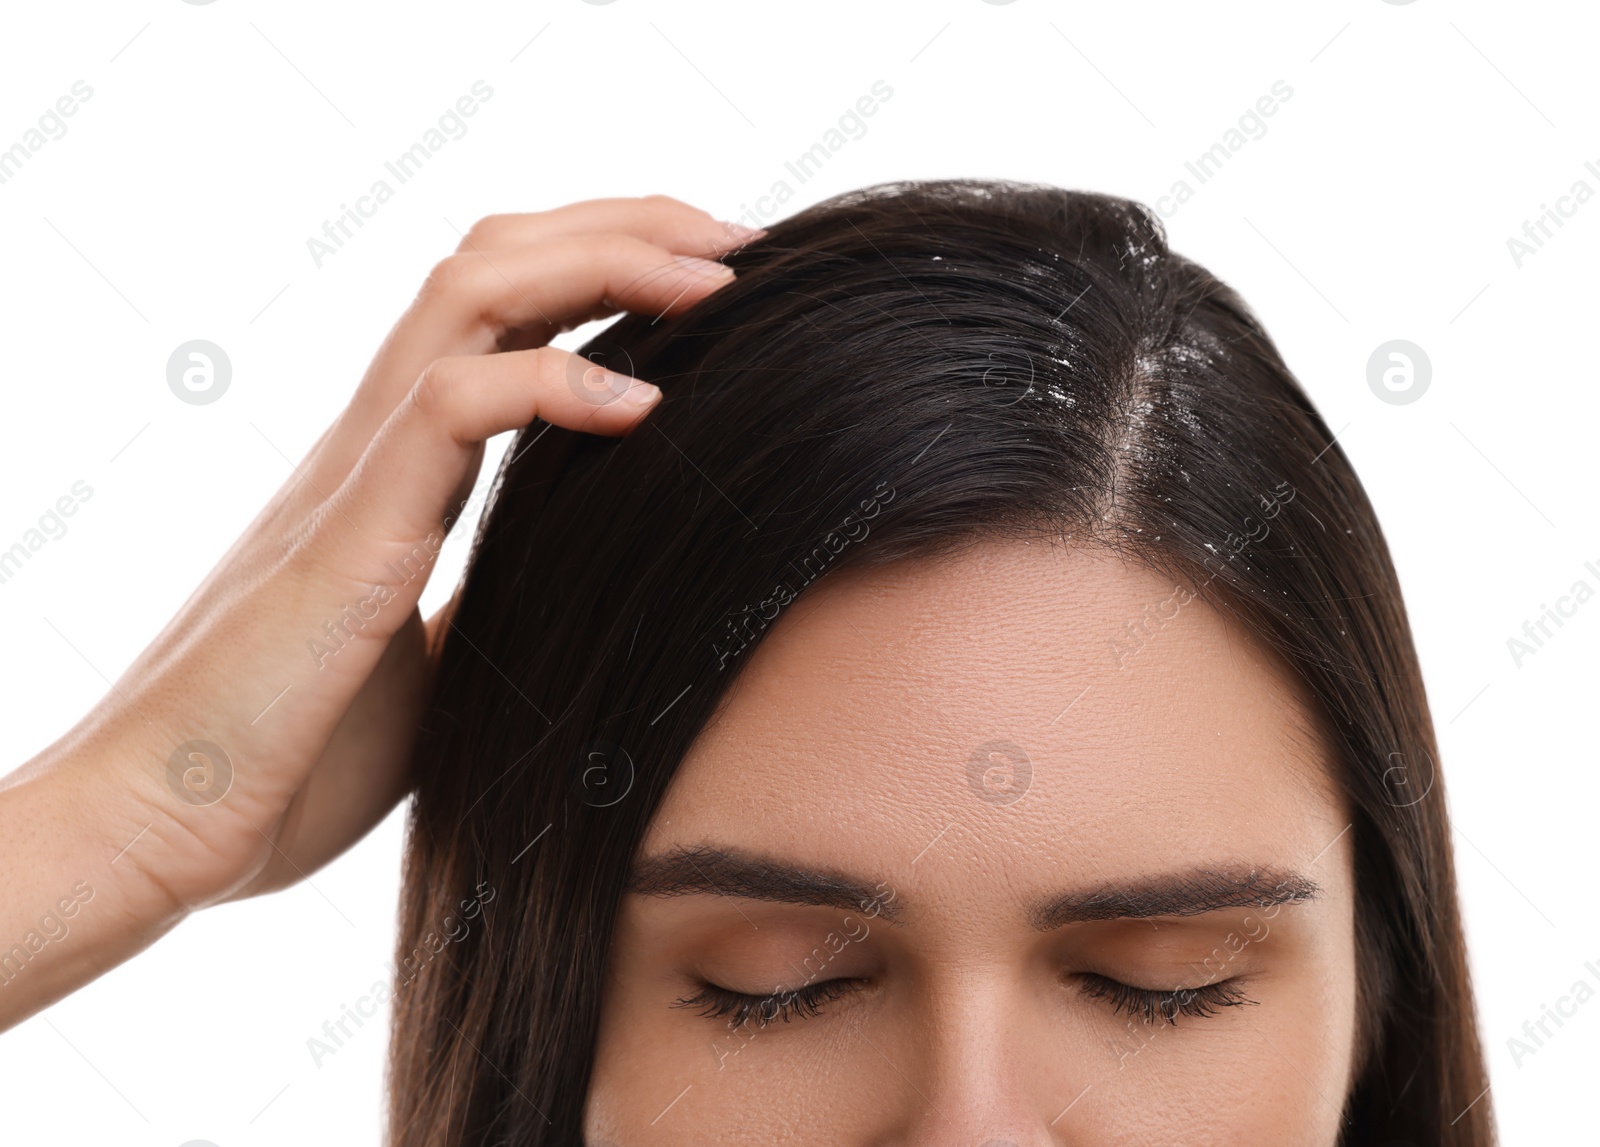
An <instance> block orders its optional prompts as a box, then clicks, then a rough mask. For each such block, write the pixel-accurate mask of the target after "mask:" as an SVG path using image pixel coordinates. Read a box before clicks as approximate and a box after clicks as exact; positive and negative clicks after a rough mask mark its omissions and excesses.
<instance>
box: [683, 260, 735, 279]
mask: <svg viewBox="0 0 1600 1147" xmlns="http://www.w3.org/2000/svg"><path fill="white" fill-rule="evenodd" d="M675 258H676V259H677V261H678V264H679V266H681V267H683V269H684V270H686V271H688V272H690V273H691V274H694V275H697V276H699V277H700V278H702V279H731V278H733V268H732V267H730V266H728V265H727V264H726V263H718V262H717V261H716V260H715V259H701V258H698V257H697V256H694V255H677V256H675Z"/></svg>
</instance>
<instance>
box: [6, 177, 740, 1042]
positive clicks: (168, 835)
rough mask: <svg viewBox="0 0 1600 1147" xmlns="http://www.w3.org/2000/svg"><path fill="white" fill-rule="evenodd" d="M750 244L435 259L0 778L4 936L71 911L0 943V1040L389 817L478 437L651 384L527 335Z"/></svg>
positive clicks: (594, 235) (621, 418) (612, 233)
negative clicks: (203, 554)
mask: <svg viewBox="0 0 1600 1147" xmlns="http://www.w3.org/2000/svg"><path fill="white" fill-rule="evenodd" d="M751 235H752V233H751V232H748V231H746V230H745V229H743V228H736V227H732V226H730V225H727V224H723V223H719V222H717V221H716V220H714V219H712V218H711V216H709V215H707V214H706V213H704V212H702V211H699V210H696V209H695V208H692V207H689V206H686V205H685V204H682V203H679V202H677V201H676V200H673V199H669V198H666V197H661V196H652V197H649V198H645V199H605V200H593V201H589V202H585V203H578V204H574V205H571V206H568V207H563V208H560V209H558V210H554V211H546V212H541V213H538V214H532V215H501V216H491V217H490V218H487V219H484V220H482V221H481V222H479V223H478V224H477V225H476V226H474V227H473V228H472V230H471V232H470V233H469V234H468V235H467V236H466V238H465V239H464V240H463V241H462V243H461V246H460V247H459V248H458V249H457V251H456V252H455V254H453V255H451V256H449V257H448V258H446V259H444V260H443V261H442V262H440V263H439V264H438V265H437V266H436V267H435V268H434V269H433V271H432V273H431V274H429V276H428V278H427V280H426V282H424V283H423V285H422V288H421V290H420V291H419V292H418V294H417V297H416V300H415V301H414V302H413V303H412V305H411V307H410V308H409V309H408V310H407V311H406V313H405V314H404V315H403V316H401V318H400V320H399V322H398V323H396V325H395V327H394V329H393V330H392V331H391V332H390V333H389V335H388V337H387V338H386V339H385V340H384V342H383V345H382V346H381V347H380V348H379V350H378V353H377V355H376V357H375V358H374V359H373V361H372V365H371V366H370V367H369V368H368V370H367V373H366V376H365V377H364V378H363V379H362V380H361V384H360V387H359V388H358V389H357V391H356V393H355V396H354V398H353V399H352V400H351V402H350V405H349V406H348V407H347V408H346V409H345V410H344V411H343V412H342V413H341V414H340V416H339V418H338V419H337V420H336V421H335V422H334V423H333V425H332V426H330V427H329V428H328V429H327V430H326V431H325V432H324V433H323V435H322V437H321V438H320V439H319V440H318V442H317V444H316V445H315V446H314V447H313V448H312V450H311V452H310V454H309V455H308V456H307V457H306V458H305V459H304V460H303V461H302V462H301V463H300V465H299V466H298V467H296V470H295V474H294V475H293V476H292V477H291V478H290V479H289V481H288V482H287V483H285V485H284V486H283V488H282V489H281V490H279V491H278V493H277V495H276V496H275V497H274V498H273V499H272V501H271V502H270V503H269V504H268V505H267V506H266V508H265V509H263V510H262V512H261V513H260V514H259V515H258V516H257V517H256V519H255V521H254V522H253V523H252V524H251V526H250V527H249V529H247V530H246V531H245V533H244V535H243V536H242V537H240V538H239V540H238V541H237V542H236V543H235V544H234V546H233V547H232V549H230V550H229V551H228V553H227V554H226V555H225V556H224V557H223V559H222V561H221V562H220V563H219V564H218V565H217V567H216V568H215V569H214V570H212V572H211V573H210V575H209V576H208V577H207V578H206V580H205V582H204V583H203V584H202V585H201V586H200V587H199V589H197V590H196V591H195V592H194V594H193V595H191V596H190V598H189V600H188V601H187V602H186V603H185V604H184V606H183V607H182V609H180V610H179V612H178V614H177V616H176V617H174V618H173V619H172V620H171V621H170V622H169V623H168V624H167V626H166V627H165V628H164V629H163V630H162V631H161V633H160V634H159V635H158V636H157V637H156V639H155V640H154V641H153V642H152V643H151V645H150V646H149V648H147V649H146V650H145V651H144V652H143V653H142V654H141V655H140V657H139V658H138V659H137V660H136V661H135V662H134V663H133V664H132V665H131V666H130V667H129V668H128V670H127V671H126V672H125V673H124V674H123V675H122V677H121V679H119V680H118V681H117V682H116V684H115V685H114V686H113V687H112V690H111V692H110V693H109V694H107V696H106V697H105V698H104V699H102V700H101V702H100V703H99V704H98V705H97V706H96V707H95V708H94V709H93V710H92V711H91V712H90V713H89V714H88V715H87V716H86V717H85V718H84V719H83V720H82V721H80V722H79V723H78V725H77V726H76V727H75V728H73V729H72V730H71V731H70V732H69V733H68V734H67V735H66V736H64V737H63V738H62V739H61V740H60V741H58V742H56V743H55V744H54V745H52V746H50V747H49V748H48V749H46V750H45V751H44V752H43V753H41V754H39V755H38V756H37V757H35V758H34V759H33V760H32V761H30V762H28V763H27V764H26V765H24V766H23V767H22V768H21V769H19V770H17V771H16V772H15V773H13V774H12V775H10V776H9V777H6V778H5V779H4V780H3V781H0V873H3V874H4V882H3V887H4V892H3V893H0V896H3V903H0V944H3V945H10V944H12V942H13V941H14V940H17V939H20V938H22V937H24V936H25V935H26V934H28V933H29V932H30V930H37V928H38V926H39V922H40V920H41V918H42V917H43V916H44V915H45V914H49V913H52V912H55V911H56V910H57V908H58V903H60V911H62V912H66V911H67V909H66V907H65V904H64V901H65V900H67V899H71V898H73V897H75V896H76V897H77V899H78V900H79V901H82V902H81V903H75V904H74V907H73V909H72V913H71V914H72V915H74V917H75V918H74V920H73V926H72V928H71V930H70V933H69V934H68V935H66V936H65V937H64V938H63V939H62V940H61V941H60V942H59V943H56V944H50V943H44V944H42V945H41V946H39V948H38V950H37V951H36V952H26V953H25V955H24V956H23V957H22V958H21V959H20V960H19V959H18V958H17V953H15V952H10V953H8V952H7V951H5V950H0V1028H4V1027H6V1026H9V1025H11V1024H14V1023H16V1022H18V1021H20V1020H21V1019H23V1018H26V1017H27V1016H28V1015H31V1014H32V1013H33V1012H36V1011H38V1010H39V1009H40V1008H43V1007H44V1006H46V1005H47V1004H49V1003H51V1002H53V1001H54V1000H55V999H58V998H59V997H60V996H62V995H65V994H66V993H67V992H70V991H71V990H73V989H74V988H76V987H78V986H79V985H81V984H83V983H85V982H87V981H88V980H90V979H93V978H94V977H95V976H97V975H99V974H100V973H101V972H104V971H105V970H107V969H108V968H110V967H112V966H114V965H115V964H116V963H118V962H120V961H122V960H124V959H126V958H127V957H128V956H130V955H132V954H133V953H135V952H137V951H139V950H140V949H142V948H143V947H145V946H147V945H148V944H149V943H151V942H152V941H153V940H155V939H156V938H157V937H158V936H159V935H161V934H162V933H163V932H165V931H166V930H167V929H168V928H170V927H172V926H173V925H174V924H175V923H177V922H178V920H180V919H182V917H183V916H184V915H185V914H187V913H189V912H191V911H193V910H194V909H196V908H200V907H203V906H205V905H208V904H214V903H217V902H219V901H223V900H230V899H238V898H241V897H244V896H250V895H255V894H257V893H261V892H266V891H271V890H275V889H279V888H283V887H285V886H287V885H289V884H292V883H294V882H295V881H297V880H300V879H302V878H304V877H305V876H306V875H307V874H308V873H311V872H313V871H315V870H316V869H317V868H319V867H320V866H322V865H323V864H325V863H327V862H328V861H329V860H330V859H332V858H333V857H335V856H337V855H339V854H340V853H341V852H343V851H344V850H345V849H346V848H348V847H349V846H350V845H351V844H353V843H354V842H355V841H357V840H358V839H360V838H361V837H362V836H363V835H364V834H365V833H366V832H367V831H368V830H369V829H371V828H372V827H373V825H375V824H376V823H377V822H378V821H379V820H381V819H382V818H383V817H384V816H385V815H386V814H387V813H388V812H389V810H390V809H392V808H393V807H394V805H395V804H396V802H397V801H399V799H400V798H401V797H402V796H403V795H404V793H405V790H406V779H405V778H406V765H407V759H408V755H409V751H410V747H411V743H412V740H413V735H414V732H415V727H416V721H417V717H418V715H419V709H420V706H421V704H422V703H423V700H424V698H425V696H426V693H427V690H428V686H429V683H430V679H431V674H432V667H433V664H434V661H433V651H435V650H436V649H437V647H438V638H439V635H440V629H441V627H442V626H445V625H447V624H448V617H449V611H450V606H446V607H445V608H444V609H443V610H441V611H440V612H439V614H437V615H435V616H434V617H433V618H432V619H431V620H429V621H427V622H426V623H424V621H423V620H422V618H421V616H420V615H419V613H418V611H417V601H418V598H419V596H420V594H421V593H422V588H423V586H424V585H425V584H426V582H427V580H428V577H429V575H430V574H431V573H432V568H433V567H432V563H433V559H434V557H435V556H436V555H437V553H438V550H439V547H440V545H441V544H442V542H443V539H444V534H445V531H446V529H447V526H448V524H449V523H450V522H451V521H453V515H454V513H455V512H456V511H457V510H458V509H459V508H460V506H461V503H462V500H463V499H464V498H465V497H466V496H467V494H468V493H469V492H470V491H471V489H472V487H473V484H474V481H475V479H476V476H477V473H478V469H479V465H480V463H481V461H482V458H483V451H484V442H485V440H486V439H488V438H489V437H491V436H492V435H495V434H498V433H500V432H502V431H506V430H511V429H514V428H517V427H521V426H525V425H527V424H528V423H530V422H532V421H533V420H534V419H535V418H542V419H544V420H545V421H547V422H551V423H554V424H556V425H558V426H564V427H569V428H571V429H575V430H585V431H590V432H592V433H596V434H607V435H620V434H625V433H627V432H628V431H629V430H630V429H631V428H632V427H634V426H635V425H636V424H637V423H638V422H639V421H640V419H641V418H642V417H643V416H644V415H645V414H646V413H647V412H648V411H649V410H650V408H651V407H652V405H653V404H654V402H655V401H656V400H657V399H658V398H659V396H660V392H659V391H658V390H657V389H656V388H655V387H653V386H650V385H648V384H642V383H639V382H637V380H633V379H630V378H627V377H625V376H617V375H611V374H609V373H608V372H605V371H603V370H601V369H600V368H598V367H596V366H594V365H592V364H590V363H589V362H588V361H587V360H585V359H581V358H578V357H576V356H574V355H571V354H569V353H567V352H566V351H560V350H556V349H554V348H552V347H548V346H546V345H545V344H546V343H547V342H548V341H549V340H550V339H551V338H552V337H553V336H555V335H556V334H558V333H560V332H561V331H564V330H570V329H571V328H572V327H574V326H576V325H578V324H579V323H582V322H585V321H588V320H590V319H594V318H599V317H602V316H604V315H607V314H611V313H615V312H616V311H619V310H628V311H638V312H643V313H649V314H652V315H655V314H664V313H675V312H677V311H680V310H682V309H683V308H686V307H688V306H690V305H692V304H693V303H695V302H698V301H699V300H700V299H702V298H704V297H705V296H706V295H708V294H710V293H711V292H712V291H714V290H716V289H717V287H719V286H721V285H723V284H724V283H726V282H728V281H729V280H730V279H731V278H732V272H731V271H730V270H728V269H727V268H725V267H723V266H722V265H721V264H719V263H716V262H714V261H710V260H714V259H715V257H716V256H717V255H718V254H720V253H721V252H724V251H726V250H728V249H730V248H733V247H736V246H738V245H740V244H741V243H744V242H747V241H748V240H749V238H750V237H751ZM507 347H514V348H517V349H502V348H507ZM497 351H498V352H499V353H495V352H497ZM84 884H87V885H88V886H89V889H90V893H89V895H88V896H87V897H85V896H84V895H83V893H82V885H84ZM74 888H78V889H79V891H77V892H76V893H75V892H74ZM8 955H9V956H10V957H11V958H10V959H9V960H8V959H7V957H8Z"/></svg>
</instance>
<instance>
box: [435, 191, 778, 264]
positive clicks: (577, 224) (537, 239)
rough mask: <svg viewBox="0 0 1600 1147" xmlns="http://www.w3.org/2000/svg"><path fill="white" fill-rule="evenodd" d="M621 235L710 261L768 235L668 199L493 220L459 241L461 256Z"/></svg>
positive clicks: (576, 206) (574, 206)
mask: <svg viewBox="0 0 1600 1147" xmlns="http://www.w3.org/2000/svg"><path fill="white" fill-rule="evenodd" d="M595 234H622V235H632V236H633V237H634V238H636V239H643V240H644V241H645V242H646V243H654V244H655V245H656V246H658V247H664V248H666V249H667V250H668V251H673V252H676V253H677V254H680V255H705V256H712V255H716V254H721V253H723V252H725V251H729V250H732V249H734V248H736V247H741V246H743V245H744V244H746V243H748V242H750V241H751V240H752V239H754V238H756V237H758V236H760V235H763V234H765V232H764V231H754V230H751V229H750V228H748V227H743V226H740V225H739V224H737V223H725V222H722V221H721V220H718V219H716V218H713V217H712V216H711V215H710V214H709V213H708V212H705V211H702V210H701V209H700V208H698V207H692V206H690V205H689V204H687V203H683V202H681V201H680V200H677V199H673V198H672V197H670V196H667V195H647V196H644V197H643V198H640V199H589V200H585V201H584V202H582V203H571V204H568V205H567V206H565V207H557V208H555V209H553V210H550V211H536V212H528V213H525V214H506V215H489V216H486V217H484V218H483V219H480V220H478V221H477V222H476V223H474V224H473V225H472V228H471V230H469V231H468V232H467V233H466V234H465V235H463V236H462V238H461V245H460V246H459V247H458V248H457V250H458V251H463V252H464V251H492V250H495V249H499V248H506V247H522V246H527V245H529V244H533V243H543V242H547V241H549V240H551V239H560V238H567V237H570V236H575V235H595Z"/></svg>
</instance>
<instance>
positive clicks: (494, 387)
mask: <svg viewBox="0 0 1600 1147" xmlns="http://www.w3.org/2000/svg"><path fill="white" fill-rule="evenodd" d="M659 399H660V390H659V389H658V388H656V387H654V386H652V385H650V384H648V383H642V382H640V381H639V380H638V379H634V378H629V377H627V376H624V375H618V374H615V373H613V372H611V371H607V370H604V369H602V368H601V367H599V366H596V365H595V364H594V363H592V362H590V361H589V360H588V359H585V358H582V357H580V356H578V355H574V354H572V353H570V352H568V351H564V350H558V349H556V348H555V347H539V348H537V349H534V350H526V351H507V352H505V353H503V354H494V355H477V356H465V357H450V358H442V359H438V360H436V361H434V362H432V363H430V364H429V365H428V367H427V368H426V369H425V370H424V371H423V372H422V373H421V375H420V377H419V378H418V379H417V381H416V382H415V384H414V385H413V386H412V389H411V392H410V394H409V395H408V397H407V399H406V400H405V401H404V402H402V403H401V404H400V405H399V407H398V408H396V410H395V411H394V413H393V414H391V415H390V417H389V419H388V421H386V422H385V423H384V425H383V427H382V428H381V429H380V430H379V432H378V434H377V435H376V436H375V437H374V439H373V441H372V443H371V444H370V446H369V447H368V449H367V451H366V453H365V454H363V455H362V457H361V459H360V461H359V462H358V463H357V465H356V466H355V468H354V470H353V471H352V472H351V474H350V476H349V478H348V479H347V480H346V481H345V483H344V484H343V485H342V486H340V488H339V489H338V490H337V491H336V492H335V493H334V495H333V497H332V498H331V499H330V501H329V503H328V506H327V508H326V510H325V512H323V513H321V515H320V516H319V519H318V525H317V526H316V529H317V532H318V534H319V535H321V536H320V537H319V538H317V539H315V540H314V541H313V543H312V545H313V547H314V549H315V550H316V551H317V552H316V557H317V563H318V564H319V565H323V566H325V567H330V568H332V569H333V570H334V571H336V572H337V573H338V574H339V575H340V576H341V577H344V578H353V579H356V580H358V581H361V582H363V583H371V582H381V581H389V580H392V578H390V577H387V576H385V572H384V571H385V569H386V567H387V566H389V565H390V564H391V563H392V561H393V559H394V554H393V553H391V552H385V551H384V550H383V548H382V547H383V545H384V544H385V542H387V543H389V544H392V545H395V546H398V547H403V548H405V549H412V548H414V547H415V545H417V544H420V543H422V542H424V541H427V540H428V539H429V538H430V537H431V536H434V535H437V533H438V532H439V530H440V523H441V522H442V520H443V519H444V517H445V515H446V513H447V512H448V511H449V510H450V509H451V508H452V507H453V505H454V504H455V503H454V501H453V499H454V497H455V492H456V491H457V490H458V489H459V488H460V485H461V481H462V474H463V473H464V471H465V470H466V469H467V468H468V467H469V466H470V465H472V464H474V463H475V460H476V459H477V457H478V452H479V451H481V449H482V446H483V443H484V442H485V441H486V440H487V439H489V438H491V437H493V436H494V435H496V434H500V433H503V432H504V431H507V430H514V429H517V428H520V427H523V426H527V425H528V424H529V423H531V422H532V421H533V420H534V419H535V418H540V419H543V420H544V421H546V422H550V423H553V424H555V425H557V426H563V427H566V428H568V429H572V430H583V431H587V432H590V433H595V434H605V435H612V436H615V435H621V434H625V433H627V432H628V431H629V430H631V429H632V428H633V427H634V426H635V425H636V424H637V423H638V421H639V420H640V419H641V418H642V417H644V416H645V414H647V413H648V411H649V410H650V409H653V407H654V405H655V403H656V402H658V401H659ZM641 400H642V401H641ZM352 525H353V526H354V527H355V529H354V530H352V529H350V528H349V527H350V526H352ZM375 540H376V542H375ZM423 580H425V579H418V580H417V581H415V582H408V583H407V584H406V586H405V587H404V593H405V595H406V596H404V597H403V599H402V606H403V608H410V607H411V606H412V605H414V604H415V599H416V597H417V596H418V595H420V593H421V588H422V586H421V582H422V581H423Z"/></svg>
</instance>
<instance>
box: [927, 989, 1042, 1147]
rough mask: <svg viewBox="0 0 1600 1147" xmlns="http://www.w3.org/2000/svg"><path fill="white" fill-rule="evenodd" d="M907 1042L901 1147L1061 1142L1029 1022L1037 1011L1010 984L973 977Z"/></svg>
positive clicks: (1035, 1146)
mask: <svg viewBox="0 0 1600 1147" xmlns="http://www.w3.org/2000/svg"><path fill="white" fill-rule="evenodd" d="M946 999H947V1000H948V1001H949V1002H947V1003H945V1004H943V1005H942V1006H940V1007H938V1008H936V1009H934V1010H933V1012H932V1013H931V1015H930V1017H929V1022H928V1024H927V1027H926V1029H925V1030H924V1031H923V1032H921V1033H920V1038H919V1039H918V1040H917V1041H915V1044H914V1045H909V1050H911V1052H912V1054H911V1056H910V1062H909V1063H908V1064H907V1065H906V1066H905V1067H904V1069H903V1071H902V1072H901V1073H902V1074H904V1076H905V1079H906V1082H908V1083H909V1084H910V1085H911V1087H912V1088H914V1089H915V1091H914V1093H913V1095H912V1097H911V1098H912V1100H913V1102H911V1103H909V1104H907V1105H905V1106H904V1107H903V1108H902V1111H904V1112H905V1118H906V1123H905V1127H904V1132H903V1136H904V1137H903V1138H902V1139H900V1140H899V1142H900V1143H903V1144H904V1147H1051V1145H1057V1147H1059V1143H1060V1140H1058V1139H1056V1138H1054V1137H1053V1136H1052V1131H1051V1127H1050V1120H1051V1118H1052V1117H1053V1116H1054V1115H1055V1114H1056V1113H1057V1112H1058V1111H1059V1110H1060V1109H1061V1108H1062V1107H1064V1106H1065V1105H1066V1104H1067V1103H1068V1102H1069V1101H1070V1100H1071V1099H1072V1095H1067V1096H1066V1097H1065V1098H1064V1099H1061V1102H1060V1103H1057V1102H1055V1100H1056V1099H1057V1098H1058V1097H1057V1096H1056V1095H1054V1094H1053V1093H1052V1094H1044V1092H1045V1091H1047V1090H1049V1084H1047V1083H1046V1080H1048V1079H1049V1078H1050V1076H1051V1075H1053V1074H1054V1073H1052V1072H1050V1071H1048V1070H1045V1071H1041V1070H1040V1055H1039V1052H1040V1049H1039V1047H1038V1046H1037V1040H1036V1039H1035V1038H1034V1036H1033V1035H1031V1034H1030V1032H1029V1028H1028V1025H1027V1023H1026V1022H1020V1023H1019V1022H1018V1020H1019V1017H1021V1016H1025V1015H1026V1014H1027V1013H1028V1012H1033V1015H1034V1017H1035V1018H1037V1013H1036V1012H1034V1011H1033V1009H1031V1008H1027V1007H1026V1003H1025V1002H1024V1001H1020V1000H1018V999H1016V998H1013V995H1012V992H1011V991H1010V990H1008V988H1007V987H1006V986H1005V985H1002V984H998V983H996V982H995V981H994V980H993V979H992V978H990V977H975V978H974V979H972V980H968V981H967V982H966V983H965V984H963V985H962V986H961V987H960V988H959V989H953V990H951V991H950V993H949V995H947V996H946Z"/></svg>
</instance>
